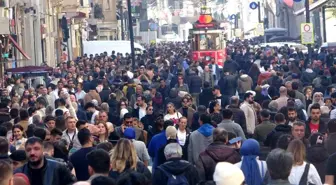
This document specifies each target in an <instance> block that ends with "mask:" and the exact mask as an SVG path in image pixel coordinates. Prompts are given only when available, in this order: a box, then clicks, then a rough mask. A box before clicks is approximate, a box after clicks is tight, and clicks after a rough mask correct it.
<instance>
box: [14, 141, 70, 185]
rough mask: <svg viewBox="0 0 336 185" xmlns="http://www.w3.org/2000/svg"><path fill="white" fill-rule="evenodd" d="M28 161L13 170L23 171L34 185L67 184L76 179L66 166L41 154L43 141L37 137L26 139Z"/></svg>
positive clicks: (16, 171)
mask: <svg viewBox="0 0 336 185" xmlns="http://www.w3.org/2000/svg"><path fill="white" fill-rule="evenodd" d="M25 150H26V153H27V156H28V163H27V164H25V165H23V166H22V167H21V168H18V169H16V170H15V171H14V174H16V173H24V174H25V175H26V176H27V177H28V178H29V181H30V184H34V185H68V184H72V183H74V182H75V181H76V179H75V178H74V177H73V176H72V174H71V172H70V171H69V170H68V169H67V168H66V166H64V165H62V164H61V163H58V162H56V161H54V160H49V159H47V158H45V157H44V156H43V141H42V140H41V139H40V138H37V137H31V138H29V139H28V140H27V142H26V145H25Z"/></svg>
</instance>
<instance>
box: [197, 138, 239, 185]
mask: <svg viewBox="0 0 336 185" xmlns="http://www.w3.org/2000/svg"><path fill="white" fill-rule="evenodd" d="M240 160H241V156H240V155H239V153H238V152H237V151H236V150H235V149H233V148H229V147H227V146H226V145H225V144H224V143H212V144H210V145H209V146H208V148H207V149H206V150H205V151H204V152H202V153H201V154H200V155H199V158H198V161H197V162H196V168H197V171H198V175H199V176H200V178H201V180H206V181H209V180H213V173H214V172H215V167H216V164H217V163H218V162H229V163H232V164H235V163H238V162H239V161H240Z"/></svg>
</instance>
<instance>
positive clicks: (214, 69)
mask: <svg viewBox="0 0 336 185" xmlns="http://www.w3.org/2000/svg"><path fill="white" fill-rule="evenodd" d="M212 74H213V75H216V64H212Z"/></svg>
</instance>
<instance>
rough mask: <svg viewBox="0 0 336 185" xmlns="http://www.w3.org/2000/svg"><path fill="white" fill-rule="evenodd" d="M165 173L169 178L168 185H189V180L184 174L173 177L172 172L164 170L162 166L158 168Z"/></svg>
mask: <svg viewBox="0 0 336 185" xmlns="http://www.w3.org/2000/svg"><path fill="white" fill-rule="evenodd" d="M158 168H159V169H160V170H161V171H163V173H164V174H165V175H166V176H167V177H168V181H167V185H189V182H188V180H187V178H186V177H185V176H184V173H182V174H180V175H173V174H171V173H170V172H168V171H166V170H165V169H163V168H162V167H161V166H159V167H158Z"/></svg>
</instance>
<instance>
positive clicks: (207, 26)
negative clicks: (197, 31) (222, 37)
mask: <svg viewBox="0 0 336 185" xmlns="http://www.w3.org/2000/svg"><path fill="white" fill-rule="evenodd" d="M214 26H215V24H214V23H207V24H195V27H196V28H212V27H214Z"/></svg>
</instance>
